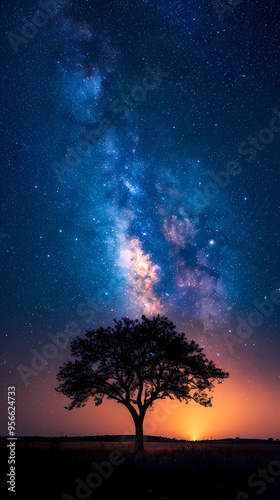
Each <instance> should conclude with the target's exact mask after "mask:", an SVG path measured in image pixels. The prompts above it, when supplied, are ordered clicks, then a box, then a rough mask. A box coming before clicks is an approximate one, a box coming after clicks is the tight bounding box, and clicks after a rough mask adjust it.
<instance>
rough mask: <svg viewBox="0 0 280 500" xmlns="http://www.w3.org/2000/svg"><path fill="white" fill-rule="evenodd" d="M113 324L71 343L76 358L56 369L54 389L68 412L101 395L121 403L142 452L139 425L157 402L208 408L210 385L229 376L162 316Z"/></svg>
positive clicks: (209, 404)
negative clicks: (65, 401)
mask: <svg viewBox="0 0 280 500" xmlns="http://www.w3.org/2000/svg"><path fill="white" fill-rule="evenodd" d="M114 323H115V324H114V326H109V327H107V328H104V327H100V328H98V329H97V330H92V331H88V332H87V333H86V334H85V336H84V338H82V337H80V336H78V337H77V338H76V339H74V340H72V342H71V352H72V356H73V357H74V358H76V359H75V360H74V361H68V362H67V363H65V364H64V365H63V366H62V367H60V370H59V373H58V375H57V379H58V381H59V382H60V383H59V386H58V387H57V388H56V390H57V391H58V392H60V393H62V394H64V395H65V396H67V397H68V398H69V399H70V401H71V402H70V403H69V405H68V406H66V407H65V408H67V409H69V410H72V409H73V408H75V407H76V408H79V407H81V406H84V405H85V404H86V402H87V401H88V399H89V398H90V397H93V399H94V402H95V405H100V404H101V403H102V401H103V398H104V396H106V397H107V398H108V399H112V400H115V401H117V402H118V403H120V404H123V405H124V406H125V407H126V408H127V409H128V410H129V412H130V413H131V416H132V418H133V420H134V423H135V427H136V445H137V447H138V448H140V449H143V420H144V417H145V413H146V411H147V409H148V408H149V407H150V406H151V405H153V404H154V402H155V401H156V400H158V399H164V398H167V397H168V398H171V399H174V398H176V399H178V400H179V401H185V402H186V403H188V402H189V401H190V400H193V401H195V402H197V403H199V404H201V405H203V406H205V407H207V406H212V403H211V400H212V396H210V394H209V393H210V392H211V391H212V389H213V387H214V382H215V381H217V382H218V383H221V382H222V381H223V379H225V378H227V377H228V376H229V374H228V373H227V372H224V371H223V370H222V369H221V368H217V367H216V366H215V364H214V363H213V361H208V359H207V358H206V356H205V354H204V353H203V348H201V347H199V345H198V344H197V343H196V342H195V341H193V340H190V341H189V340H187V338H186V336H185V334H184V333H181V332H177V331H176V327H175V325H174V324H173V323H172V321H170V320H169V319H168V318H167V317H166V316H160V315H158V316H157V317H153V318H152V319H149V318H147V317H146V316H142V321H138V320H137V319H136V320H132V319H129V318H122V320H119V321H117V320H116V319H114Z"/></svg>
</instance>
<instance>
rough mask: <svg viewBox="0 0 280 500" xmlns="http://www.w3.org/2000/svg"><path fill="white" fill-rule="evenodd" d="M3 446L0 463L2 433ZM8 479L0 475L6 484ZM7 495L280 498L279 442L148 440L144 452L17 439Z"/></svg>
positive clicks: (69, 499) (52, 499) (66, 499)
mask: <svg viewBox="0 0 280 500" xmlns="http://www.w3.org/2000/svg"><path fill="white" fill-rule="evenodd" d="M0 452H1V457H2V458H4V462H3V461H2V463H5V461H6V463H7V459H8V453H7V448H6V441H5V439H3V440H2V441H1V448H0ZM1 460H2V459H1ZM93 462H94V465H93ZM263 471H264V472H263ZM260 475H263V477H262V478H261V477H259V476H260ZM249 478H250V482H251V484H248V480H249ZM6 480H7V477H3V475H2V478H1V489H2V487H3V485H4V484H5V483H6ZM4 489H6V488H5V486H4ZM240 492H243V493H242V494H241V493H240ZM238 495H239V496H238ZM9 496H10V497H11V498H21V499H22V498H27V499H28V500H35V499H36V500H37V499H40V500H43V499H49V500H75V499H80V500H87V499H89V500H93V499H102V500H103V499H104V500H107V499H111V498H115V497H116V496H117V497H120V498H121V499H122V500H126V499H127V500H128V499H129V500H132V499H133V500H140V499H149V500H177V499H178V500H179V499H186V500H197V499H198V498H200V497H201V498H204V499H207V500H212V499H213V500H231V499H232V500H254V499H260V500H279V498H280V443H279V442H275V441H274V442H268V441H262V442H254V441H247V442H246V441H242V440H237V441H236V440H232V441H224V442H215V441H208V442H186V443H180V442H146V443H145V453H144V454H141V453H138V454H135V453H134V452H133V443H132V442H116V441H115V442H110V441H100V442H92V441H87V440H80V441H78V440H77V441H71V440H69V439H68V440H67V439H64V440H63V439H53V440H49V439H46V440H44V441H39V440H34V439H33V440H31V439H29V438H25V439H19V440H18V442H17V447H16V495H14V494H12V493H11V495H9Z"/></svg>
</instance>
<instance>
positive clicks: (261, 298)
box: [0, 0, 280, 439]
mask: <svg viewBox="0 0 280 500" xmlns="http://www.w3.org/2000/svg"><path fill="white" fill-rule="evenodd" d="M4 3H5V5H4V7H2V17H3V22H2V29H1V33H2V37H1V39H2V50H1V59H2V61H1V62H2V65H1V66H2V68H3V70H2V78H3V80H2V81H3V86H2V89H3V93H2V99H3V101H2V109H3V120H2V125H1V127H2V133H1V135H2V141H3V142H2V147H1V153H2V154H1V156H2V161H3V166H2V172H3V174H2V181H1V209H2V210H1V214H2V218H1V225H0V252H1V263H2V277H1V285H2V287H1V318H2V319H1V331H2V334H1V338H2V340H1V359H0V362H1V379H2V380H3V383H2V390H3V397H2V398H1V399H2V404H1V406H2V410H3V411H1V415H2V416H1V428H0V431H1V434H3V435H6V434H7V424H6V420H7V419H6V395H7V387H8V386H15V387H16V393H17V406H16V411H17V414H16V415H17V417H16V432H17V434H18V435H45V436H49V435H65V434H68V435H88V434H117V433H125V432H126V431H127V429H128V428H129V426H130V425H131V424H132V422H130V416H129V414H128V412H127V414H126V411H125V410H122V409H121V408H119V406H118V405H115V404H114V402H105V403H104V404H103V405H102V406H101V407H98V408H96V407H95V406H94V404H93V401H89V402H88V403H87V406H86V407H85V408H83V409H76V410H73V411H72V412H67V411H66V410H65V409H64V406H65V405H66V404H67V403H68V401H67V400H66V398H65V397H64V396H61V395H58V394H57V393H56V392H55V391H54V387H56V386H57V381H56V374H57V372H58V368H59V366H61V365H62V363H63V362H66V361H67V360H68V359H69V358H70V348H69V344H70V338H74V337H75V335H77V334H78V333H80V334H81V335H82V334H84V333H85V331H86V330H87V329H93V328H95V327H99V326H100V325H103V326H107V325H112V323H113V318H118V319H119V318H121V317H123V316H129V317H131V318H140V317H141V315H142V314H145V315H147V316H153V315H157V314H165V315H167V316H168V317H169V318H170V319H172V321H174V323H175V324H176V325H177V328H178V330H180V331H184V332H185V333H186V336H187V338H189V339H194V340H196V341H197V342H198V343H199V345H200V346H201V347H204V349H205V353H206V354H207V357H209V358H210V359H212V360H213V361H214V362H215V363H216V364H217V366H219V367H221V368H223V369H224V370H225V371H229V373H230V379H228V380H227V381H225V382H223V384H222V385H221V386H218V387H216V389H215V392H214V398H213V408H208V409H206V408H203V407H199V406H198V405H195V403H193V404H192V403H191V404H189V405H188V406H185V405H184V403H181V404H180V403H177V402H172V405H173V406H170V405H169V407H170V409H171V410H170V412H169V413H168V416H167V418H163V419H162V421H161V422H158V423H157V424H156V425H154V426H153V425H152V420H151V419H150V420H151V422H150V427H148V426H147V429H146V433H149V434H154V435H165V436H169V437H181V438H187V439H188V438H190V439H200V438H202V437H205V438H210V437H236V436H240V437H258V438H268V437H274V438H277V437H278V438H279V437H280V423H279V414H280V398H279V396H280V389H279V387H280V361H279V359H280V356H279V352H280V337H279V325H280V257H279V206H280V202H279V192H280V174H279V144H280V142H279V141H280V97H279V89H280V73H279V45H280V44H279V21H280V5H279V3H278V2H277V1H276V0H271V1H270V2H266V3H264V2H263V1H259V0H257V1H255V2H254V5H252V3H251V2H247V1H246V0H244V1H243V2H234V1H230V0H228V4H227V3H226V1H225V2H221V3H220V4H219V2H212V3H211V2H210V1H209V2H208V1H207V2H205V1H203V0H198V1H197V2H193V1H192V2H191V1H188V0H185V1H180V0H178V1H177V0H175V1H167V0H162V1H160V0H157V1H155V0H139V1H138V0H135V1H132V0H131V1H127V0H116V1H111V2H110V1H108V0H104V1H99V0H97V1H90V0H89V1H83V0H76V1H75V0H73V1H72V2H67V1H66V0H64V4H65V5H63V6H60V7H58V4H56V7H46V10H48V8H49V9H51V10H50V11H49V12H50V13H49V14H47V13H45V15H44V17H43V18H42V16H41V17H40V16H39V17H38V16H36V11H37V10H38V2H37V3H36V2H34V1H33V0H32V1H31V0H27V1H25V2H24V3H23V2H22V1H19V0H15V1H13V2H7V1H6V2H4ZM61 3H63V2H62V0H61ZM43 4H44V2H43ZM235 4H236V5H235ZM221 5H222V6H223V8H221ZM219 6H220V7H219ZM226 6H227V7H226ZM40 12H41V13H42V10H40ZM34 16H35V17H34ZM32 18H33V20H34V23H36V22H37V25H38V26H39V25H42V24H45V26H42V27H37V28H36V27H34V25H32V24H31V25H30V24H28V22H27V20H29V21H30V20H32ZM32 26H33V27H32ZM23 35H25V37H24V36H23ZM26 36H27V38H26ZM62 332H64V335H63V334H62ZM65 332H66V333H65ZM54 339H56V342H59V343H57V344H56V347H55V348H53V347H51V346H50V344H51V345H52V346H53V345H54ZM63 347H64V348H63ZM42 353H43V354H42ZM42 356H43V357H42ZM32 363H33V366H32ZM28 370H29V371H28ZM163 411H164V410H163ZM144 431H145V427H144Z"/></svg>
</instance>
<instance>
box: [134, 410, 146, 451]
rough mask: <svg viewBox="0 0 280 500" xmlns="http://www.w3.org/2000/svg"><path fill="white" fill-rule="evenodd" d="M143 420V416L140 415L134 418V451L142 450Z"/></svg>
mask: <svg viewBox="0 0 280 500" xmlns="http://www.w3.org/2000/svg"><path fill="white" fill-rule="evenodd" d="M143 420H144V418H142V417H138V418H137V419H136V420H134V423H135V446H134V451H144V436H143Z"/></svg>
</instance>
